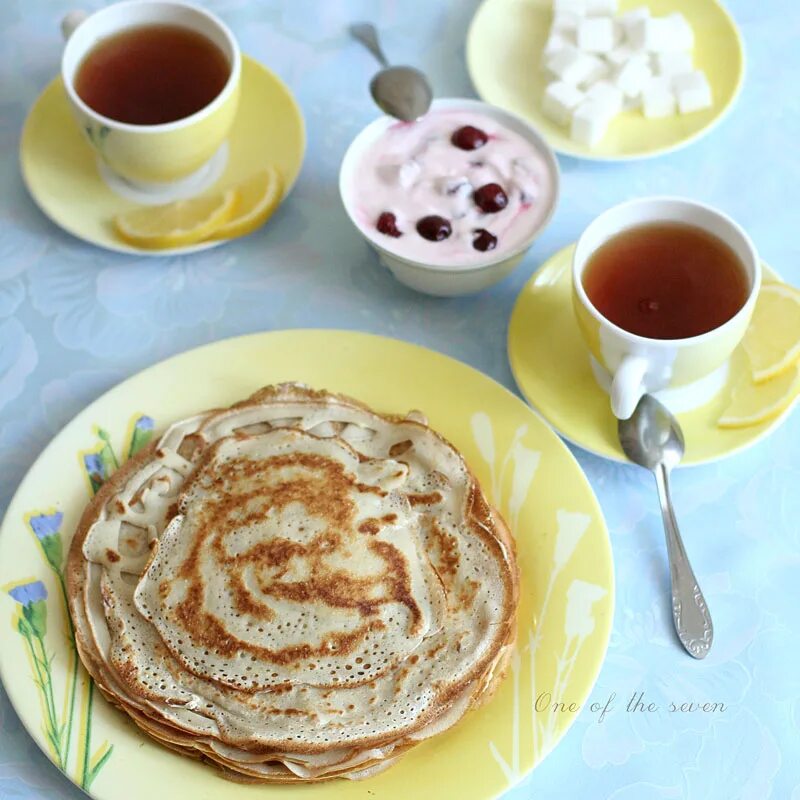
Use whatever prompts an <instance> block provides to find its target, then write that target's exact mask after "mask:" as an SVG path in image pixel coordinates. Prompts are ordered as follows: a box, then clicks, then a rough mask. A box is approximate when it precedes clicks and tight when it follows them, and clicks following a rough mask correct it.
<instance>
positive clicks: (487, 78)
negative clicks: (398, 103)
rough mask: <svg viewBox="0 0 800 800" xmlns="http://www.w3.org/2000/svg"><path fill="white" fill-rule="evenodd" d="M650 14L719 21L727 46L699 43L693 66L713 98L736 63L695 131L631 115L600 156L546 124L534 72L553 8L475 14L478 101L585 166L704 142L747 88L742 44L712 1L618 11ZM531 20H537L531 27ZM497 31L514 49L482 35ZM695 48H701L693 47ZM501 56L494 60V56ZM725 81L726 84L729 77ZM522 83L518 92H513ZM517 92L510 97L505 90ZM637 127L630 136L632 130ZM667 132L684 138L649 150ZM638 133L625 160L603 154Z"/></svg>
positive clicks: (655, 1)
mask: <svg viewBox="0 0 800 800" xmlns="http://www.w3.org/2000/svg"><path fill="white" fill-rule="evenodd" d="M642 5H645V6H648V7H649V8H650V9H651V10H652V11H653V13H654V14H667V13H672V12H674V11H681V12H683V13H685V14H686V16H687V17H689V18H691V17H692V16H694V15H698V14H700V15H702V14H703V13H710V14H712V15H717V17H718V19H719V21H720V22H721V23H722V24H724V26H725V33H726V36H725V37H724V39H722V38H720V37H719V35H716V36H706V37H705V38H704V39H702V40H701V39H700V37H696V38H697V40H698V41H697V43H696V46H695V55H696V54H697V51H698V49H700V50H702V51H703V52H702V57H701V59H700V63H699V64H698V66H699V67H700V68H703V69H705V70H706V72H707V74H708V75H709V80H710V82H711V84H712V90H713V92H714V96H715V97H717V96H718V95H719V89H720V85H721V84H723V80H722V78H721V77H720V70H721V69H723V68H729V67H728V64H729V62H730V61H731V60H732V59H733V61H734V62H735V64H734V68H735V70H736V71H735V74H734V75H733V76H732V78H733V80H732V81H731V80H727V84H728V89H727V91H726V92H725V94H726V98H725V100H724V102H723V103H722V104H721V105H719V104H718V103H717V102H716V101H715V105H714V107H713V108H711V109H709V110H708V111H702V112H696V113H697V114H698V115H700V116H698V117H697V120H703V122H702V124H701V125H700V126H699V127H694V129H692V127H693V122H694V120H693V115H687V116H686V117H681V116H680V115H678V116H676V117H673V118H666V119H656V120H645V119H644V118H639V117H638V116H635V114H639V112H631V113H630V115H629V114H628V113H626V114H623V115H622V116H621V117H620V118H618V119H616V120H615V121H614V122H613V123H612V127H611V129H610V131H609V134H608V135H607V136H606V138H605V139H604V140H603V142H601V143H600V145H599V146H598V148H597V149H592V148H589V147H586V146H582V145H579V144H577V143H576V142H574V141H572V140H571V139H570V138H569V135H568V133H567V132H566V130H565V129H563V128H561V127H559V126H557V125H556V124H555V123H553V122H552V121H551V120H549V119H548V118H547V117H545V116H544V114H543V113H542V112H541V108H540V105H539V103H538V102H535V101H534V98H535V97H537V96H538V95H539V94H540V93H541V91H542V90H543V88H544V85H545V83H546V81H545V80H544V78H543V76H542V74H541V71H540V69H539V54H540V52H541V47H542V46H543V44H544V40H545V38H546V28H547V26H549V14H550V10H549V9H550V7H551V2H550V0H484V2H483V3H481V5H480V6H479V7H478V9H477V11H476V12H475V15H474V16H473V18H472V22H471V23H470V27H469V30H468V32H467V40H466V51H467V69H468V71H469V75H470V79H471V80H472V84H473V86H474V87H475V91H476V92H477V93H478V95H479V96H480V97H481V98H482V99H483V100H486V101H487V102H489V103H493V104H494V105H497V106H500V107H501V108H505V109H507V110H508V111H511V112H513V113H516V114H518V115H519V116H521V117H522V118H523V119H526V120H527V121H528V122H530V123H531V124H532V125H533V126H534V127H536V128H537V129H538V130H539V132H540V133H541V134H542V136H544V137H545V139H546V140H547V142H548V144H549V145H550V146H551V147H552V148H553V149H554V150H555V151H556V152H558V153H560V154H562V155H566V156H572V157H574V158H580V159H585V160H589V161H612V162H613V161H638V160H642V159H646V158H653V157H655V156H659V155H666V154H667V153H672V152H674V151H676V150H679V149H681V148H683V147H686V146H687V145H689V144H691V143H692V142H695V141H697V140H698V139H699V138H701V137H702V136H705V135H706V134H707V133H710V132H711V130H712V129H713V128H714V127H716V126H717V125H718V124H719V123H720V122H721V121H722V120H723V119H724V118H725V117H726V116H727V115H728V113H729V112H730V111H731V110H732V108H733V106H734V105H735V103H736V100H737V99H738V97H739V94H740V93H741V89H742V86H743V84H744V76H745V69H746V56H745V47H744V40H743V39H742V35H741V32H740V31H739V28H738V26H737V25H736V22H735V20H734V19H733V17H732V16H731V14H730V13H729V12H728V10H727V9H726V8H725V7H724V6H723V5H722V3H719V2H717V0H621V2H620V10H621V11H626V10H629V9H631V8H634V7H637V6H642ZM533 17H535V19H532V18H533ZM494 25H500V26H505V28H506V31H510V32H511V34H510V35H511V36H513V37H514V39H515V40H516V41H513V42H512V45H511V46H509V45H508V42H507V41H504V42H502V43H498V42H497V41H493V40H492V39H491V38H490V37H489V36H488V34H486V33H485V31H486V30H488V29H490V28H492V26H494ZM698 44H699V47H698ZM483 50H487V51H489V52H492V53H495V56H490V55H487V56H485V57H484V56H483V55H482V54H481V53H482V51H483ZM498 53H499V54H501V57H497V55H496V54H498ZM726 77H727V76H726ZM517 81H520V82H521V83H522V86H520V87H517V86H516V82H517ZM510 85H514V86H515V90H514V91H512V90H510V89H509V88H508V86H510ZM633 126H635V129H634V128H633ZM666 126H670V127H671V128H675V129H678V128H681V127H684V128H686V133H684V134H683V135H676V136H674V137H673V138H672V139H671V140H670V141H667V142H665V143H663V144H661V145H658V146H651V147H648V146H647V144H646V140H647V137H648V136H652V134H653V132H654V131H657V130H659V129H661V130H665V129H666ZM632 129H633V130H635V132H636V133H637V135H638V138H639V140H640V141H643V142H645V144H644V145H643V146H641V147H639V148H637V149H636V150H635V151H633V152H630V151H629V150H626V149H624V148H623V149H620V150H619V151H617V152H613V151H612V152H604V151H603V148H604V147H608V142H609V141H610V139H609V137H614V136H615V131H616V138H620V135H621V134H623V133H625V132H626V131H628V132H630V131H631V130H632Z"/></svg>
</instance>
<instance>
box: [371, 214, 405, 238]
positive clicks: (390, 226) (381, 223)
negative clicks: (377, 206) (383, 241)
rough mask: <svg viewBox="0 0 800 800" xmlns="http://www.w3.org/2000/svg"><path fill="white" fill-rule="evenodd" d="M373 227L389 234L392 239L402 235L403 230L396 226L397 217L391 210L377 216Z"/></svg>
mask: <svg viewBox="0 0 800 800" xmlns="http://www.w3.org/2000/svg"><path fill="white" fill-rule="evenodd" d="M375 227H376V228H377V229H378V231H379V232H380V233H383V234H384V235H386V236H391V237H392V238H393V239H397V238H398V237H400V236H402V235H403V232H402V231H401V230H400V229H399V228H398V227H397V217H396V216H395V215H394V214H392V212H391V211H384V212H383V213H382V214H381V215H380V216H379V217H378V222H377V223H376V225H375Z"/></svg>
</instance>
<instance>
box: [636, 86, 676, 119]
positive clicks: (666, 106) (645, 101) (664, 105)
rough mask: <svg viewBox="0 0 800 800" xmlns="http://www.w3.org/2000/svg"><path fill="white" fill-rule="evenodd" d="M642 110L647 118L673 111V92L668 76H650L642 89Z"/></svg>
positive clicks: (669, 114)
mask: <svg viewBox="0 0 800 800" xmlns="http://www.w3.org/2000/svg"><path fill="white" fill-rule="evenodd" d="M642 112H643V113H644V115H645V116H646V117H648V118H649V119H653V118H656V117H669V116H672V115H673V114H674V113H675V94H674V93H673V91H672V83H671V81H670V79H669V78H666V77H655V78H651V79H650V80H649V81H648V82H647V84H645V86H644V88H643V89H642Z"/></svg>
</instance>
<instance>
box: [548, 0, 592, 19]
mask: <svg viewBox="0 0 800 800" xmlns="http://www.w3.org/2000/svg"><path fill="white" fill-rule="evenodd" d="M559 11H571V12H573V13H574V14H580V15H581V16H583V15H584V14H586V0H553V12H554V13H558V12H559Z"/></svg>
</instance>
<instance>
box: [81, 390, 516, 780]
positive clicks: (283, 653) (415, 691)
mask: <svg viewBox="0 0 800 800" xmlns="http://www.w3.org/2000/svg"><path fill="white" fill-rule="evenodd" d="M68 594H69V600H70V612H71V614H72V617H73V622H74V624H75V630H76V638H77V643H78V649H79V653H80V655H81V658H82V660H83V661H84V664H85V665H86V668H87V670H88V671H89V672H90V674H91V675H92V677H93V678H94V679H95V681H96V682H97V684H98V686H99V687H100V689H101V691H102V692H103V694H104V695H105V696H106V697H107V698H108V699H109V700H111V702H113V703H114V704H115V705H117V706H118V707H119V708H120V709H121V710H122V711H124V712H125V713H127V714H128V715H129V716H130V717H131V719H132V720H133V721H134V722H135V723H136V724H137V725H138V726H139V727H140V728H141V729H142V730H143V731H145V732H146V733H147V734H148V735H150V736H151V737H153V738H154V739H156V740H157V741H159V742H161V743H162V744H164V745H165V746H167V747H170V748H171V749H173V750H177V751H178V752H181V753H183V754H187V755H192V756H194V757H197V758H202V759H203V760H205V761H208V762H210V763H213V764H214V765H215V766H217V767H218V768H219V769H220V770H221V771H222V774H223V775H225V776H226V777H233V778H236V779H244V780H253V781H263V782H273V781H284V782H298V781H311V780H324V779H330V778H334V777H347V778H351V779H356V778H363V777H367V776H368V775H370V774H374V773H375V772H376V771H378V770H379V769H382V768H386V767H388V766H389V765H390V764H392V763H394V762H395V761H396V760H397V759H398V758H399V757H400V756H401V755H402V754H403V753H404V752H406V751H407V750H408V749H409V748H410V747H412V746H414V745H415V744H416V743H417V742H419V741H422V740H423V739H425V738H429V737H430V736H434V735H440V734H441V733H443V732H444V731H445V730H447V729H448V728H450V727H452V725H454V724H456V723H457V722H458V721H459V719H461V718H462V716H463V715H464V714H465V713H467V712H468V711H469V709H470V708H472V707H474V706H475V705H477V704H479V703H480V702H483V701H484V700H485V699H486V698H487V697H489V696H490V695H491V694H492V692H493V691H494V689H495V687H496V686H497V684H498V682H499V681H500V679H501V678H502V674H503V672H504V668H505V664H506V662H507V660H508V657H509V655H510V652H511V649H512V646H513V641H514V632H515V628H516V606H517V595H518V576H517V569H516V564H515V560H514V548H513V540H512V537H511V535H510V533H509V531H508V529H507V528H506V526H505V523H504V522H503V520H502V519H501V517H500V515H499V514H498V513H497V511H496V510H494V509H492V508H491V507H490V505H489V503H488V502H487V500H486V498H485V497H484V494H483V492H482V490H481V487H480V486H479V484H478V482H477V481H476V479H475V478H474V476H473V475H472V473H471V472H470V470H469V469H468V467H467V465H466V464H465V462H464V460H463V458H462V457H461V455H460V454H459V453H458V451H457V450H456V449H455V448H454V447H453V446H452V445H451V444H450V443H448V442H447V441H446V440H445V439H444V438H443V437H441V436H440V435H439V434H437V433H436V432H435V431H433V430H432V429H431V428H430V427H429V426H428V425H427V423H426V420H425V419H424V417H423V416H422V415H421V414H419V413H417V412H414V413H411V414H409V415H408V416H406V417H397V416H387V415H381V414H378V413H376V412H374V411H372V410H371V409H369V408H367V407H366V406H364V405H362V404H360V403H359V402H357V401H355V400H352V399H351V398H347V397H343V396H341V395H334V394H331V393H328V392H319V391H313V390H311V389H308V388H307V387H304V386H301V385H298V384H281V385H279V386H271V387H266V388H264V389H262V390H260V391H259V392H257V393H256V394H255V395H253V396H252V397H251V398H248V399H247V400H245V401H243V402H241V403H238V404H236V405H234V406H232V407H231V408H229V409H220V410H214V411H210V412H207V413H204V414H200V415H198V416H196V417H193V418H191V419H188V420H184V421H181V422H178V423H176V424H175V425H173V426H172V427H170V428H169V429H168V430H167V431H166V432H165V433H164V434H163V436H162V437H161V439H160V440H159V441H158V442H157V443H155V444H153V445H151V446H150V447H149V448H147V449H146V450H144V451H143V452H141V453H139V454H138V455H137V456H136V457H135V458H133V459H131V460H130V461H129V462H128V463H127V464H125V465H124V466H123V467H122V468H121V469H120V470H119V471H118V472H117V473H115V475H114V476H112V478H111V480H109V481H108V482H107V483H106V484H105V485H104V486H103V487H102V488H101V490H100V491H99V492H98V494H97V496H96V497H95V498H94V500H93V501H92V503H90V505H89V506H88V508H87V509H86V511H85V513H84V515H83V517H82V519H81V522H80V524H79V527H78V530H77V532H76V534H75V537H74V539H73V542H72V545H71V549H70V554H69V564H68Z"/></svg>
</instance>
